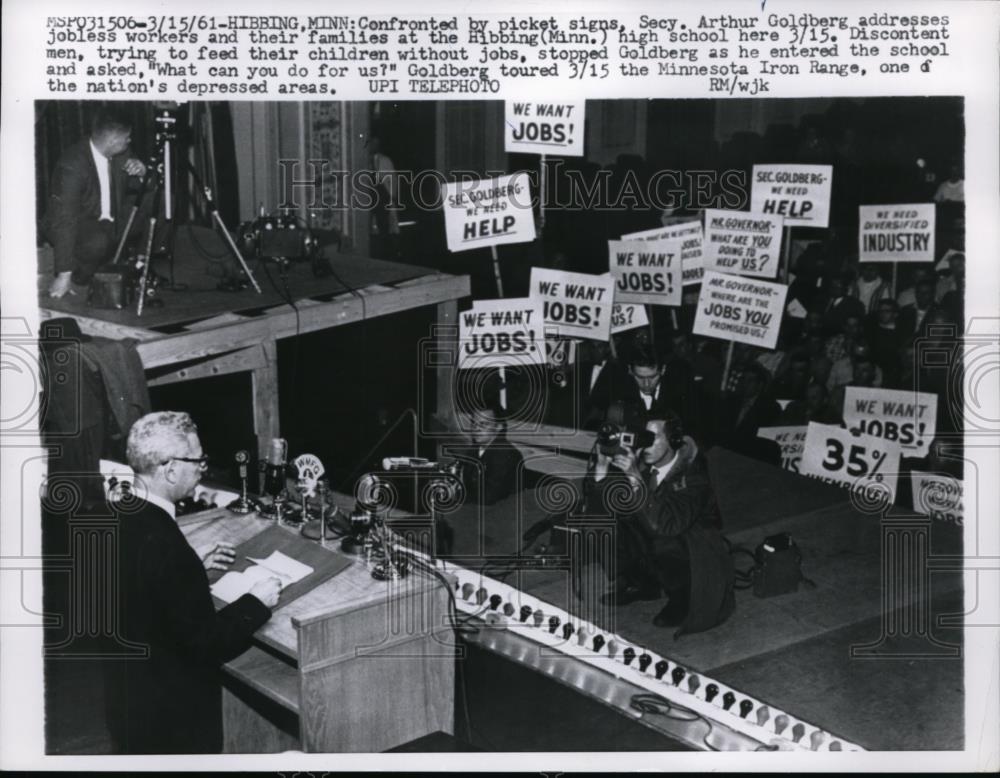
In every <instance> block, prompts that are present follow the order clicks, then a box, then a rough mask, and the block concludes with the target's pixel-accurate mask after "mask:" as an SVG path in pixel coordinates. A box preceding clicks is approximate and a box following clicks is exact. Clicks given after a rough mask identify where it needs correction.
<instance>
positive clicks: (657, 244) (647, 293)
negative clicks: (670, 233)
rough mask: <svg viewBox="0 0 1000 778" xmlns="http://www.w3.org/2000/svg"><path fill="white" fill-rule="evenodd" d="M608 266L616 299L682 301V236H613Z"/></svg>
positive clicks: (654, 302)
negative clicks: (642, 238)
mask: <svg viewBox="0 0 1000 778" xmlns="http://www.w3.org/2000/svg"><path fill="white" fill-rule="evenodd" d="M608 267H609V268H610V270H611V277H612V278H613V279H614V280H615V301H616V302H620V303H638V304H640V305H642V304H646V305H680V304H681V242H680V241H679V240H650V241H646V240H609V241H608Z"/></svg>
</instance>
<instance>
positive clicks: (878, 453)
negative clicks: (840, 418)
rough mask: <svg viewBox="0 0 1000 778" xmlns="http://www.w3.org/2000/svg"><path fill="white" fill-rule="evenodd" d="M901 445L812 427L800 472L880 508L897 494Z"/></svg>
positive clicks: (836, 429)
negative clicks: (831, 484)
mask: <svg viewBox="0 0 1000 778" xmlns="http://www.w3.org/2000/svg"><path fill="white" fill-rule="evenodd" d="M899 453H900V448H899V444H898V443H894V442H892V441H887V440H883V439H882V438H876V437H873V436H871V435H864V434H858V433H855V432H852V431H850V430H846V429H843V428H842V427H834V426H831V425H827V424H815V423H813V424H810V425H809V429H808V431H807V433H806V442H805V449H804V451H803V453H802V465H801V468H800V472H801V473H802V474H803V475H808V476H812V477H814V478H819V479H821V480H823V481H828V482H832V483H836V484H839V485H841V486H845V487H847V488H849V489H851V490H852V491H854V492H856V493H858V496H859V497H860V498H861V499H862V500H863V501H864V502H865V503H866V504H867V503H871V507H873V508H876V507H878V506H879V505H880V504H882V503H885V502H886V501H892V500H894V499H895V495H896V480H897V475H898V471H899Z"/></svg>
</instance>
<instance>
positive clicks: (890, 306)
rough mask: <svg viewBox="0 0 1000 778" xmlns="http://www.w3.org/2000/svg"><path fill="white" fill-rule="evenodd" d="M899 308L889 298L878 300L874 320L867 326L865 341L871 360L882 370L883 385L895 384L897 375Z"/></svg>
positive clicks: (900, 336)
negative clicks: (870, 352) (868, 347)
mask: <svg viewBox="0 0 1000 778" xmlns="http://www.w3.org/2000/svg"><path fill="white" fill-rule="evenodd" d="M898 319H899V306H898V305H897V303H896V301H895V300H893V299H892V298H891V297H890V298H886V299H885V300H879V303H878V307H877V309H876V312H875V319H874V321H872V322H871V324H869V326H868V334H867V340H868V343H869V344H870V346H871V350H872V359H874V360H875V364H876V365H878V366H879V368H880V369H881V370H882V375H883V377H884V382H885V385H886V386H888V385H890V384H895V382H896V377H897V375H898V373H899V349H900V348H901V347H902V345H903V340H904V339H903V336H902V333H901V332H900V330H899V327H898V326H897V320H898Z"/></svg>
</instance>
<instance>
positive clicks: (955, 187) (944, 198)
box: [934, 162, 965, 203]
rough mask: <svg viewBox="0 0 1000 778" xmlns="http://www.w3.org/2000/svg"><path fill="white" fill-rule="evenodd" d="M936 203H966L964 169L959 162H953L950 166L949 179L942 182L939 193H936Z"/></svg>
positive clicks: (938, 189)
mask: <svg viewBox="0 0 1000 778" xmlns="http://www.w3.org/2000/svg"><path fill="white" fill-rule="evenodd" d="M934 202H936V203H964V202H965V180H964V179H963V178H962V167H961V165H959V164H958V162H952V163H951V164H950V165H949V166H948V177H947V178H946V179H945V180H944V181H942V182H941V185H940V186H939V187H938V188H937V191H936V192H934Z"/></svg>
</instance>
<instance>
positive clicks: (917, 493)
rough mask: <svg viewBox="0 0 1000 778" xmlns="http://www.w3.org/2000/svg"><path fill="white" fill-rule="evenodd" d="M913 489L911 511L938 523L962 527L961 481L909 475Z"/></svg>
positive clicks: (962, 499)
mask: <svg viewBox="0 0 1000 778" xmlns="http://www.w3.org/2000/svg"><path fill="white" fill-rule="evenodd" d="M910 485H911V487H912V489H913V510H915V511H917V513H923V514H924V515H926V516H930V517H931V518H932V519H937V520H938V521H947V522H949V523H951V524H957V525H958V526H959V527H961V526H962V523H963V517H964V516H965V506H964V500H965V487H964V485H963V483H962V481H961V480H959V479H958V478H954V477H952V476H950V475H938V474H937V473H922V472H920V471H919V470H914V471H913V472H912V473H910Z"/></svg>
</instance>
